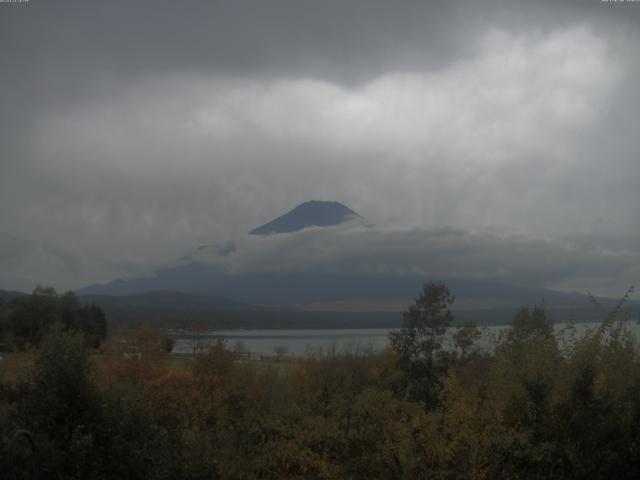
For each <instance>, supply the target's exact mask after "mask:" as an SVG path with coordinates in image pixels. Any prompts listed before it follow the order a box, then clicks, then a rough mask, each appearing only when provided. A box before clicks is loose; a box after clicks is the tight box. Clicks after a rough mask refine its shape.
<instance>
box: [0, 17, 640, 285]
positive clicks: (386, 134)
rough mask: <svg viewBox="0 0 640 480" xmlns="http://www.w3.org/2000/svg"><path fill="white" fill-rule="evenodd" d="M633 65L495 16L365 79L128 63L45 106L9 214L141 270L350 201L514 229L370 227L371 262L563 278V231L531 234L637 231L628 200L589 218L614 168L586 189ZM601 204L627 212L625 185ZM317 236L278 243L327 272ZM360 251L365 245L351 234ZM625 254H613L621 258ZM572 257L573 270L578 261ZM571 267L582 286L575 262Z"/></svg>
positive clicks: (593, 45)
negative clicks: (129, 74)
mask: <svg viewBox="0 0 640 480" xmlns="http://www.w3.org/2000/svg"><path fill="white" fill-rule="evenodd" d="M427 47H428V46H425V48H427ZM622 80H624V65H620V64H618V63H616V60H615V58H614V57H613V56H611V55H610V52H609V50H608V45H607V43H606V41H605V39H603V38H601V37H599V36H598V35H596V34H595V33H594V32H593V31H591V30H590V29H589V28H587V27H577V28H572V29H567V30H556V31H551V32H545V33H542V32H533V33H532V32H529V33H523V34H512V33H508V32H506V31H500V30H495V29H494V30H489V31H488V32H487V33H486V35H485V36H484V37H483V38H482V41H481V42H480V43H479V44H478V46H477V48H476V49H475V50H474V52H473V55H471V56H469V57H467V58H464V59H459V60H457V61H455V62H452V63H449V64H447V65H445V66H444V67H443V68H441V69H439V70H431V71H428V72H425V71H419V70H416V71H404V72H395V73H388V74H385V75H382V76H379V77H377V78H374V79H372V80H370V81H368V82H366V83H362V84H359V85H356V86H352V87H345V86H343V85H339V84H334V83H330V82H328V81H321V80H316V79H312V78H307V77H304V78H294V77H291V78H285V79H282V78H269V79H265V78H262V79H255V78H254V79H248V78H247V79H244V78H230V77H222V76H215V75H203V74H193V75H187V74H181V75H169V74H167V75H164V76H160V77H157V76H156V77H150V76H142V77H138V78H135V79H133V80H132V79H131V78H117V79H116V81H114V82H112V83H111V82H109V81H107V82H106V83H101V84H96V85H95V86H94V88H93V90H91V95H89V96H79V97H78V98H77V99H76V101H74V102H72V103H69V104H66V105H65V106H64V107H60V106H55V107H53V108H52V109H50V110H47V111H43V112H41V115H40V116H39V118H38V121H37V123H36V126H35V128H34V129H33V131H31V132H29V133H30V135H31V137H30V142H29V144H30V146H31V160H30V162H29V164H28V166H27V167H25V168H27V169H29V176H30V178H31V179H32V180H31V182H32V184H31V185H30V186H29V188H27V189H26V190H25V191H24V192H17V191H15V190H12V191H11V194H12V195H14V197H13V200H12V202H13V204H14V205H15V209H16V211H17V214H16V215H15V216H12V217H11V218H7V217H3V220H4V223H5V225H6V228H7V229H8V230H9V231H13V232H16V233H17V234H19V235H21V236H24V237H27V238H41V239H42V240H43V241H45V242H47V243H49V244H52V245H55V246H57V247H62V246H63V245H65V244H67V246H69V245H68V244H69V242H70V240H69V239H70V238H71V239H72V241H71V242H72V245H70V246H69V247H70V248H67V250H69V251H73V252H75V254H77V255H78V256H79V257H81V258H100V259H103V260H104V262H105V264H106V263H109V262H111V263H118V264H126V265H132V266H134V267H135V268H136V269H141V268H144V267H145V266H147V267H149V266H153V265H160V264H166V263H167V262H171V261H173V259H175V258H178V257H179V256H181V255H182V254H184V253H186V252H188V251H189V250H190V248H191V246H193V245H198V244H201V243H209V242H212V241H214V242H215V241H223V240H226V239H229V238H235V237H238V236H239V235H241V234H242V233H243V232H245V231H246V230H248V229H249V228H251V227H254V226H256V225H258V224H260V223H264V222H265V221H268V220H270V219H271V218H273V217H274V216H276V215H278V214H281V213H282V212H283V211H285V210H287V209H289V208H291V207H293V206H295V204H297V203H299V202H301V201H304V200H309V199H312V198H318V199H328V200H339V201H342V202H344V203H346V204H347V205H349V206H350V207H352V208H354V209H355V210H356V211H358V213H361V214H362V215H364V216H365V217H368V218H369V219H370V220H372V221H374V222H375V223H385V222H386V221H387V220H389V219H394V220H395V221H396V222H397V223H398V224H400V225H404V226H408V225H414V226H418V227H420V228H422V229H425V228H426V229H428V230H429V231H433V230H434V229H436V230H437V229H441V228H443V227H445V226H447V225H454V226H457V227H460V228H463V229H464V230H465V231H466V230H468V229H471V230H473V231H479V232H484V231H492V232H498V231H501V232H506V235H507V237H506V238H508V241H507V240H504V238H503V237H501V236H500V235H496V234H495V233H492V234H491V235H483V234H480V235H475V236H467V235H464V236H463V237H461V238H463V239H464V242H467V243H469V242H470V243H473V245H469V247H473V248H470V249H469V250H465V252H467V253H464V252H461V251H459V250H460V249H462V246H461V245H459V244H457V243H456V242H455V241H454V239H456V238H458V237H455V236H453V237H451V236H445V237H443V238H444V240H442V238H441V237H437V236H436V237H434V236H433V235H431V234H429V235H427V240H425V238H423V236H421V235H418V234H415V235H418V237H419V239H418V241H417V242H415V243H414V242H412V241H409V240H407V239H406V237H405V236H401V235H396V236H393V235H386V236H381V237H371V238H378V240H376V241H373V242H368V243H366V248H367V249H369V250H366V251H363V252H362V255H363V257H362V258H366V262H364V263H366V264H367V265H369V266H370V267H371V268H373V269H377V268H379V269H391V270H393V269H401V270H402V269H410V268H418V269H429V268H431V269H434V268H436V269H438V271H445V270H446V271H449V269H450V268H452V266H453V267H455V271H460V272H462V271H463V270H465V269H466V271H472V272H473V274H474V275H476V274H477V275H480V274H482V272H483V271H484V273H485V274H490V275H494V274H499V275H500V274H502V273H501V272H503V271H506V272H507V273H508V275H510V276H513V277H517V276H518V275H520V276H522V277H523V278H524V277H526V278H527V279H529V280H531V281H534V280H535V279H536V278H539V279H540V280H539V281H540V282H543V283H544V282H548V281H550V280H549V279H551V278H555V274H554V273H553V271H555V270H554V268H555V267H554V265H555V263H554V262H555V261H556V260H555V259H557V258H558V257H557V256H556V255H560V253H559V252H562V251H564V250H563V247H561V244H560V243H553V244H552V245H553V247H552V248H551V250H552V251H550V252H548V251H547V250H546V249H545V245H546V244H545V243H544V242H542V243H540V241H538V240H536V241H532V242H533V243H528V242H529V240H528V238H547V237H549V238H552V239H553V238H558V237H562V236H564V235H567V234H570V233H578V234H584V235H586V234H591V233H594V232H599V231H600V230H599V229H610V228H612V227H613V228H627V229H628V228H629V227H628V225H629V222H630V221H631V220H632V217H631V216H630V215H633V214H629V213H621V214H620V215H619V216H615V218H614V220H615V221H614V225H611V224H606V225H603V224H602V222H598V221H596V219H595V218H594V212H600V211H601V208H600V204H601V202H600V201H599V196H601V195H603V194H605V193H606V192H609V191H611V189H612V188H613V187H614V186H615V185H617V183H616V182H619V181H620V180H619V178H620V175H619V173H616V174H615V175H614V173H612V171H608V172H607V171H605V172H603V175H602V177H601V178H599V179H598V182H597V183H595V184H594V182H587V183H585V187H584V188H576V187H575V179H576V176H578V175H580V172H581V171H583V170H584V169H586V170H589V169H591V168H593V165H597V164H598V163H597V162H600V161H601V159H600V158H597V157H593V156H590V147H591V144H592V143H591V142H592V141H591V139H590V134H592V133H594V134H595V133H597V132H598V131H599V129H600V128H601V126H602V125H601V121H602V118H601V112H602V111H603V110H606V109H607V108H608V106H610V105H611V103H612V101H613V98H614V95H615V90H616V88H617V86H618V85H619V83H620V82H621V81H622ZM623 182H624V179H623ZM4 183H5V182H4V181H3V184H4ZM587 187H589V188H587ZM592 187H593V188H592ZM625 188H626V186H625ZM567 191H570V192H572V194H571V195H570V196H567ZM607 201H608V207H609V208H612V209H614V210H615V209H616V206H617V205H618V204H617V203H616V202H618V201H620V199H619V198H617V197H615V196H614V195H610V196H609V197H608V200H607ZM634 228H635V227H634ZM514 232H515V233H518V234H519V235H520V237H514V236H513V234H514ZM636 233H637V232H636ZM367 238H370V237H367ZM409 238H411V236H409ZM437 239H440V240H437ZM516 239H517V241H516ZM505 241H507V243H508V245H509V248H512V249H517V248H518V247H517V245H518V244H522V245H524V246H523V247H522V248H525V250H526V254H527V255H529V254H532V252H536V251H537V252H539V253H540V255H545V254H549V255H550V256H549V258H553V259H554V260H553V261H551V263H549V264H547V263H545V260H544V259H543V258H541V259H539V261H538V262H537V263H538V264H539V265H545V266H546V267H548V268H549V269H550V270H551V273H548V274H546V275H543V273H542V271H540V272H538V270H536V271H535V272H533V273H532V272H530V271H529V270H528V267H526V268H525V267H524V266H519V267H518V266H516V267H513V268H509V266H508V265H504V262H501V261H500V251H501V249H502V248H503V247H505V245H504V242H505ZM556 241H557V240H552V242H556ZM405 242H409V244H408V245H406V244H405ZM425 242H426V247H427V250H428V251H429V252H432V253H433V252H434V251H435V252H441V253H440V254H439V255H437V256H434V255H431V256H430V257H429V258H431V259H432V263H430V264H423V263H421V262H420V261H419V255H420V251H421V249H423V248H425ZM450 242H453V245H454V246H455V248H449V245H451V243H450ZM492 242H493V243H492ZM267 243H268V242H267ZM267 243H263V244H261V245H262V246H264V245H265V244H267ZM314 245H315V244H313V243H312V244H311V245H309V246H308V247H305V248H304V249H302V250H300V252H301V253H300V256H296V250H295V249H292V250H290V251H289V250H288V249H289V246H286V247H278V245H275V246H274V247H273V248H276V250H277V249H278V248H285V251H286V253H288V255H289V256H288V257H287V259H286V260H285V256H284V255H281V253H284V252H281V251H280V250H277V251H275V252H274V258H279V260H280V261H281V262H285V263H286V264H288V265H289V264H290V265H291V268H295V265H296V264H297V262H300V265H305V266H308V260H309V259H308V256H309V255H310V256H313V257H314V258H316V266H317V268H324V267H323V262H324V261H327V262H328V264H331V262H332V261H334V256H333V253H332V254H331V255H329V257H325V256H324V253H323V250H318V251H313V250H312V251H309V250H308V248H313V246H314ZM349 245H351V244H349ZM398 245H400V247H399V248H396V247H397V246H398ZM405 248H408V250H409V252H410V254H409V253H407V254H406V255H403V252H404V251H405V250H403V249H405ZM433 249H435V250H433ZM347 251H348V252H349V254H350V255H352V256H354V257H355V258H356V259H357V258H358V255H359V253H358V249H357V248H355V245H354V246H353V248H348V249H347ZM388 251H391V252H393V255H391V254H389V253H388ZM470 251H475V252H482V255H481V256H479V257H478V256H477V255H478V254H477V253H475V254H470V253H468V252H470ZM591 253H593V252H591ZM247 255H248V254H247ZM374 255H375V257H374ZM456 255H461V256H460V257H459V258H456ZM568 255H569V256H570V257H571V255H572V254H571V251H568ZM373 258H378V259H379V260H377V261H373ZM571 258H573V257H571ZM576 258H578V257H576ZM579 258H580V259H582V258H583V257H579ZM590 258H591V257H590ZM593 258H595V259H596V260H597V261H595V262H586V264H588V265H592V267H593V268H594V271H595V270H597V272H603V271H607V272H609V271H611V268H608V267H606V261H605V257H604V256H602V255H599V254H598V255H595V257H593ZM620 258H622V257H620V256H615V258H613V259H610V260H611V261H610V265H612V266H613V267H615V268H618V267H619V265H620V264H619V259H620ZM624 258H625V261H628V260H633V261H636V260H637V257H635V256H631V257H624ZM435 259H437V261H436V260H435ZM343 260H344V259H341V261H343ZM463 260H464V261H463ZM255 261H257V260H255ZM492 261H494V262H495V264H494V265H493V266H492V264H491V262H492ZM412 262H416V263H415V264H413V263H412ZM434 262H435V263H434ZM353 265H354V268H356V266H357V265H360V264H358V262H357V261H355V263H354V264H353ZM498 265H500V266H498ZM527 265H528V264H527ZM567 265H571V266H572V267H573V268H578V262H577V260H576V261H573V260H572V261H571V262H569V264H567ZM469 266H471V267H472V268H470V267H469ZM134 267H132V268H134ZM605 267H606V268H605ZM305 268H306V267H305ZM358 268H360V267H358ZM567 268H568V266H567ZM505 269H506V270H505ZM60 270H61V271H60V276H61V278H62V277H64V276H65V275H68V274H67V273H65V272H64V271H63V269H62V268H61V269H60ZM91 271H92V272H94V271H95V269H94V268H93V267H92V269H91ZM106 271H109V272H112V270H110V269H105V272H106ZM587 274H588V272H582V273H581V275H583V276H585V275H587ZM594 275H595V276H596V277H599V276H600V273H595V274H594ZM102 276H104V275H102ZM82 278H86V276H82ZM558 278H559V277H558ZM562 278H563V279H566V281H567V282H569V283H567V284H566V286H570V279H571V278H572V277H571V275H570V274H566V275H564V276H563V277H562ZM561 281H562V282H564V281H565V280H557V282H561ZM563 285H564V284H563Z"/></svg>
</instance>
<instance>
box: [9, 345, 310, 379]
mask: <svg viewBox="0 0 640 480" xmlns="http://www.w3.org/2000/svg"><path fill="white" fill-rule="evenodd" d="M0 357H2V360H0V382H1V383H15V382H17V381H18V380H19V379H21V378H25V376H26V375H27V374H28V371H29V369H30V368H31V366H33V363H34V361H35V357H36V354H35V352H33V351H28V352H9V353H6V352H5V353H2V354H0ZM92 358H93V361H94V362H95V365H96V366H97V367H98V368H99V367H100V364H101V363H102V362H103V361H104V360H105V359H106V355H105V354H103V353H95V354H93V355H92ZM297 361H298V360H297V359H296V358H292V357H283V358H280V359H279V360H278V359H276V358H271V357H270V358H265V359H264V360H259V359H246V358H243V359H240V360H236V362H237V363H239V364H243V365H254V366H256V367H272V368H290V367H291V366H293V365H295V364H296V363H297ZM192 362H193V356H192V355H191V354H180V353H172V354H169V355H167V356H166V358H165V359H164V361H163V364H164V366H165V367H167V368H170V369H173V370H178V371H186V370H189V369H190V368H191V364H192Z"/></svg>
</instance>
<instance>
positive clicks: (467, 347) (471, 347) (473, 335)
mask: <svg viewBox="0 0 640 480" xmlns="http://www.w3.org/2000/svg"><path fill="white" fill-rule="evenodd" d="M481 336H482V333H481V332H480V330H479V329H478V327H477V326H476V324H475V323H473V322H472V321H466V322H464V323H463V324H462V325H460V326H459V327H458V328H457V329H456V332H455V333H454V334H453V343H454V345H455V346H456V348H457V349H458V350H459V351H460V358H461V359H462V360H465V359H468V358H469V356H471V355H473V354H474V353H476V352H477V349H478V347H477V346H476V343H477V341H478V340H479V339H480V337H481Z"/></svg>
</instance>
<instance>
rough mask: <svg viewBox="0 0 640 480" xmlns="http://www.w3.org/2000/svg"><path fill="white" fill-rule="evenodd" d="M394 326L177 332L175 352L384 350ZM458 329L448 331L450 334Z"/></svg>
mask: <svg viewBox="0 0 640 480" xmlns="http://www.w3.org/2000/svg"><path fill="white" fill-rule="evenodd" d="M598 325H599V323H598V322H589V323H577V324H576V325H575V327H576V332H577V333H578V335H582V334H584V332H585V331H587V330H588V329H595V328H597V327H598ZM627 325H628V326H629V328H630V330H631V331H632V332H633V333H634V334H635V335H636V337H638V336H639V335H640V325H638V323H637V322H628V323H627ZM565 327H566V324H564V323H558V324H555V325H554V328H555V329H556V332H557V334H558V335H560V336H562V335H563V333H562V332H563V329H564V328H565ZM505 328H508V327H506V326H504V325H500V326H488V327H481V329H480V330H481V331H482V337H481V340H480V342H479V343H480V345H481V347H482V348H483V349H491V346H492V345H493V344H494V343H495V339H496V338H497V336H498V335H499V334H500V332H501V331H502V330H504V329H505ZM391 330H392V329H387V328H371V329H332V330H217V331H212V332H204V333H201V334H195V335H189V336H187V335H180V334H176V344H175V347H174V349H173V352H174V353H191V352H192V351H193V348H194V345H195V344H199V345H202V344H204V345H206V344H207V343H210V342H215V341H217V340H218V339H222V340H224V342H225V343H226V345H227V348H229V349H231V350H237V351H242V352H251V354H252V355H256V356H259V355H264V356H272V355H275V354H276V350H278V351H279V352H280V354H286V355H296V356H301V355H305V354H306V353H307V352H309V351H318V350H322V351H325V352H326V351H328V350H332V349H335V350H336V351H339V352H344V351H354V350H368V349H370V350H374V351H381V350H384V349H385V348H386V347H387V346H388V345H389V337H388V333H389V332H390V331H391ZM454 331H455V329H450V330H449V335H448V337H449V338H450V334H451V333H453V332H454Z"/></svg>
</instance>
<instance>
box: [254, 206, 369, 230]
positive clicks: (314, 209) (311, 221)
mask: <svg viewBox="0 0 640 480" xmlns="http://www.w3.org/2000/svg"><path fill="white" fill-rule="evenodd" d="M354 218H362V217H361V216H360V215H358V214H357V213H356V212H354V211H353V210H351V209H350V208H349V207H346V206H345V205H343V204H342V203H340V202H326V201H321V200H311V201H308V202H304V203H301V204H300V205H298V206H297V207H296V208H294V209H293V210H291V211H289V212H287V213H285V214H284V215H282V216H280V217H278V218H276V219H274V220H272V221H270V222H269V223H265V224H264V225H262V226H260V227H258V228H254V229H253V230H251V231H250V232H249V234H250V235H271V234H273V233H290V232H297V231H298V230H302V229H303V228H306V227H329V226H334V225H339V224H341V223H344V222H346V221H349V220H351V219H354Z"/></svg>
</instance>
